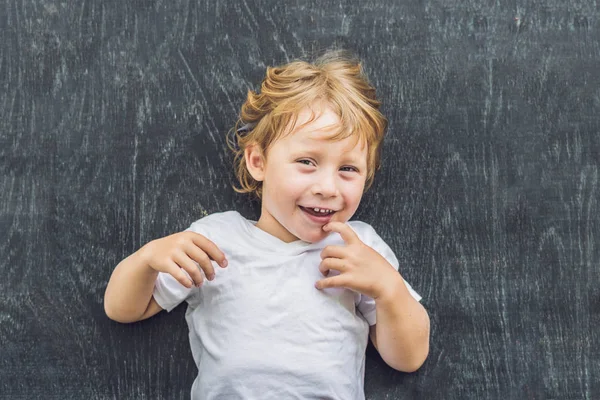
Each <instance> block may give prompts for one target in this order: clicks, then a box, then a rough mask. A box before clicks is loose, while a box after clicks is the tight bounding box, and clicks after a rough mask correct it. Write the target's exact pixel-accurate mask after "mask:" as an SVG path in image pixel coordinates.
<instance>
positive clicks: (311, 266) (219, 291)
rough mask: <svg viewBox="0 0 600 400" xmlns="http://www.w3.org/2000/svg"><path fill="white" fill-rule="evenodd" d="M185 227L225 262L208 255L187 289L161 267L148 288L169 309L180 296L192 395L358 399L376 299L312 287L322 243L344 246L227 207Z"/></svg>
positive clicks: (363, 229) (374, 243)
mask: <svg viewBox="0 0 600 400" xmlns="http://www.w3.org/2000/svg"><path fill="white" fill-rule="evenodd" d="M349 224H350V226H351V227H352V228H353V229H354V231H355V232H356V233H357V234H358V236H359V238H360V239H361V240H362V241H363V242H364V243H365V244H367V245H368V246H371V247H372V248H374V249H375V250H376V251H378V252H379V253H380V254H381V255H383V256H384V257H385V258H386V259H387V260H388V262H390V264H392V265H393V266H394V267H395V268H396V269H398V260H397V259H396V257H395V256H394V253H393V252H392V251H391V249H390V248H389V247H388V246H387V245H386V244H385V242H384V241H383V240H382V239H381V238H380V237H379V236H378V235H377V233H376V232H375V230H374V229H373V228H372V227H371V226H370V225H368V224H366V223H364V222H359V221H350V222H349ZM188 230H191V231H194V232H197V233H200V234H202V235H204V236H206V237H207V238H209V239H210V240H211V241H212V242H214V243H215V244H216V245H217V246H218V247H219V248H220V249H221V250H222V251H223V252H224V253H225V256H226V257H227V261H228V266H227V268H224V269H222V268H221V267H219V266H217V264H216V263H215V262H213V265H214V267H215V279H214V280H213V281H208V280H205V281H204V283H203V284H202V287H200V288H196V287H193V288H191V289H187V288H186V287H184V286H183V285H181V284H180V283H179V282H177V281H176V280H175V279H174V278H173V277H172V276H171V275H168V274H164V273H160V274H159V276H158V279H157V281H156V285H155V288H154V298H155V299H156V302H157V303H158V304H159V305H160V306H161V307H162V308H163V309H166V310H167V311H171V310H172V309H173V308H175V307H176V306H177V305H178V304H180V303H181V302H183V301H186V302H187V303H188V308H187V311H186V320H187V323H188V326H189V337H190V345H191V348H192V354H193V357H194V360H195V362H196V365H197V367H198V371H199V373H198V377H197V378H196V380H195V381H194V384H193V386H192V392H191V394H192V399H202V400H210V399H228V400H229V399H260V400H267V399H277V400H281V399H344V400H351V399H364V368H365V350H366V347H367V342H368V333H369V325H373V324H375V316H376V313H375V302H374V300H373V299H372V298H370V297H368V296H365V295H361V294H360V293H358V292H355V291H353V290H350V289H346V288H328V289H322V290H319V289H316V288H315V287H314V284H315V282H316V281H317V280H319V279H323V278H324V277H323V275H321V272H320V271H319V264H320V262H321V258H320V252H321V250H322V249H323V248H324V247H325V246H327V245H330V244H331V245H344V242H343V240H342V238H341V237H340V235H339V234H338V233H332V234H330V235H329V236H328V237H326V238H325V239H323V240H321V241H320V242H317V243H312V244H311V243H307V242H304V241H300V240H298V241H295V242H292V243H285V242H283V241H281V240H280V239H278V238H276V237H275V236H272V235H270V234H269V233H267V232H265V231H263V230H261V229H260V228H257V227H256V226H255V221H250V220H247V219H245V218H244V217H242V216H241V215H240V214H239V213H238V212H235V211H228V212H223V213H216V214H211V215H209V216H207V217H204V218H202V219H200V220H198V221H196V222H194V223H193V224H192V225H191V226H190V228H189V229H188ZM333 274H337V271H331V274H330V275H329V276H332V275H333ZM406 286H407V287H408V289H409V291H410V293H411V294H412V296H413V297H414V298H415V299H417V300H418V301H419V300H421V297H420V296H419V295H418V294H417V293H416V292H415V291H414V290H413V289H412V288H411V287H410V285H409V284H408V283H406Z"/></svg>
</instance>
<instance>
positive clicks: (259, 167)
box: [244, 144, 265, 182]
mask: <svg viewBox="0 0 600 400" xmlns="http://www.w3.org/2000/svg"><path fill="white" fill-rule="evenodd" d="M244 158H245V159H246V168H248V171H249V172H250V175H252V177H253V178H254V180H256V181H258V182H262V181H263V180H264V179H265V158H264V156H263V153H262V150H261V149H260V146H259V145H258V144H251V145H249V146H248V147H246V149H245V150H244Z"/></svg>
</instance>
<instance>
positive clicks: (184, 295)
mask: <svg viewBox="0 0 600 400" xmlns="http://www.w3.org/2000/svg"><path fill="white" fill-rule="evenodd" d="M204 230H205V229H203V223H202V220H201V219H200V220H198V221H196V222H194V223H193V224H192V225H191V226H190V227H189V228H188V229H186V231H192V232H196V233H200V234H203V231H204ZM183 272H184V273H185V274H186V275H187V277H188V278H190V280H191V277H190V275H189V274H188V273H187V272H186V271H185V270H183ZM196 293H197V288H196V287H194V286H192V287H191V288H186V287H185V286H183V285H182V284H181V283H179V282H178V281H177V280H176V279H175V278H173V276H172V275H171V274H167V273H164V272H159V273H158V276H157V278H156V282H155V283H154V292H153V294H152V295H153V296H154V300H156V302H157V303H158V305H159V306H160V307H161V308H162V309H163V310H167V311H168V312H171V311H172V310H173V309H174V308H175V307H177V306H178V305H179V304H181V303H182V302H184V301H188V302H189V301H190V300H191V298H192V297H194V295H195V294H196Z"/></svg>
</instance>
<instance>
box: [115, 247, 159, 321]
mask: <svg viewBox="0 0 600 400" xmlns="http://www.w3.org/2000/svg"><path fill="white" fill-rule="evenodd" d="M157 275H158V272H156V271H154V270H153V269H152V268H150V266H149V265H148V263H147V262H146V261H145V259H144V256H143V248H142V249H140V250H138V251H137V252H135V253H133V254H131V255H130V256H129V257H127V258H125V259H124V260H123V261H121V262H120V263H119V265H117V267H116V268H115V270H114V271H113V273H112V275H111V277H110V280H109V282H108V286H107V287H106V292H105V294H104V310H105V312H106V315H108V317H109V318H110V319H113V320H115V321H118V322H134V321H138V320H139V319H140V317H141V316H142V315H143V314H144V311H146V308H147V307H148V304H149V303H150V300H151V298H152V293H153V291H154V283H155V281H156V277H157Z"/></svg>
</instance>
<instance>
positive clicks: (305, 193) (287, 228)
mask: <svg viewBox="0 0 600 400" xmlns="http://www.w3.org/2000/svg"><path fill="white" fill-rule="evenodd" d="M310 117H311V114H310V110H308V109H306V110H304V111H303V112H301V113H300V114H299V115H298V120H297V123H296V126H300V125H302V124H303V123H304V122H306V121H308V120H309V118H310ZM339 123H340V119H339V117H338V116H337V114H336V113H335V112H334V111H332V110H331V109H329V108H327V107H326V108H324V109H323V110H322V111H321V113H320V114H318V115H317V118H316V119H315V120H314V121H313V122H311V123H310V124H308V125H306V126H303V127H302V128H301V129H298V130H294V131H293V132H292V133H291V134H288V135H286V136H284V137H282V138H280V139H278V140H276V141H275V142H274V143H273V144H272V145H271V147H270V148H269V149H268V153H267V157H266V162H265V160H264V158H263V159H262V160H261V159H260V152H257V151H256V149H253V150H247V154H246V160H247V164H248V165H249V168H250V172H251V173H252V174H253V176H254V177H255V179H257V178H258V179H257V180H261V181H262V182H263V189H262V208H261V216H260V219H259V221H258V223H257V225H256V226H257V227H259V228H260V229H262V230H264V231H266V232H268V233H270V234H271V235H273V236H275V237H277V238H279V239H281V240H282V241H284V242H292V241H295V240H297V239H301V240H304V241H307V242H311V243H312V242H316V241H319V240H321V239H323V238H325V237H326V236H327V235H328V233H327V232H324V231H323V229H322V228H323V226H324V225H326V224H327V223H328V222H330V221H340V222H346V221H348V220H349V219H350V218H351V217H352V215H354V213H355V212H356V209H357V208H358V205H359V203H360V200H361V198H362V194H363V190H364V187H365V181H366V176H367V147H366V146H363V145H362V143H360V142H358V141H357V140H356V138H355V137H350V138H346V139H343V140H339V141H333V140H331V139H328V137H329V136H331V135H332V133H333V130H332V128H333V127H332V125H333V126H336V125H337V126H339ZM250 164H251V165H250ZM315 207H318V208H320V209H328V210H334V211H335V212H334V213H332V214H329V215H327V214H318V215H319V216H316V217H315V216H312V215H311V212H310V211H307V209H308V208H315ZM313 213H314V210H313Z"/></svg>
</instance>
